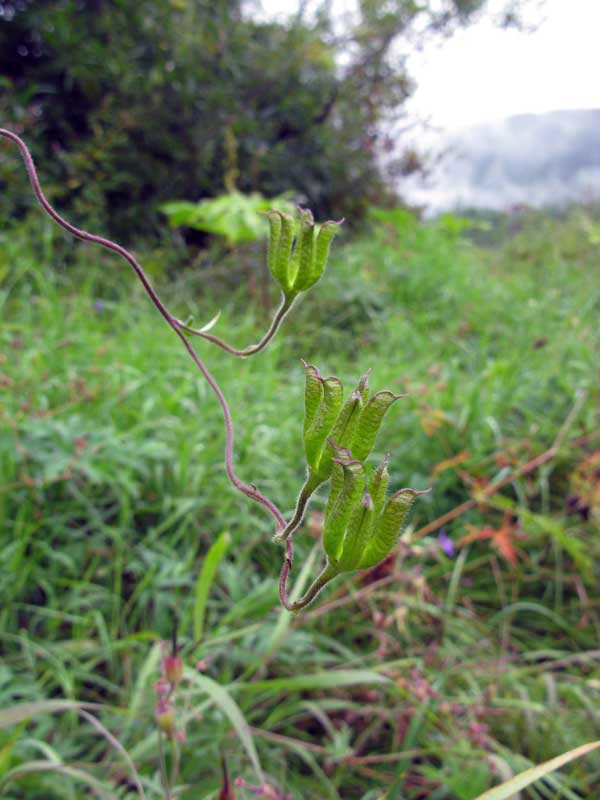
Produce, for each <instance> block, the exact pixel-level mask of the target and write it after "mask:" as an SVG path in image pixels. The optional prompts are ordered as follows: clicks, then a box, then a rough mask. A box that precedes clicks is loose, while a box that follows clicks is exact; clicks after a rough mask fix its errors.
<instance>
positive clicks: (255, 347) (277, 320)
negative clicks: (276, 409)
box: [176, 295, 295, 358]
mask: <svg viewBox="0 0 600 800" xmlns="http://www.w3.org/2000/svg"><path fill="white" fill-rule="evenodd" d="M294 299H295V298H294V297H291V298H290V297H288V296H286V295H283V296H282V299H281V304H280V306H279V308H278V309H277V312H276V314H275V316H274V317H273V319H272V321H271V324H270V325H269V328H268V330H267V332H266V333H265V334H264V336H263V337H262V339H261V340H260V341H259V342H258V343H257V344H251V345H249V346H248V347H246V348H244V349H243V350H238V349H237V348H236V347H232V346H231V345H229V344H227V342H224V341H223V340H222V339H220V338H219V337H218V336H214V335H213V334H212V333H206V332H205V331H202V330H199V329H198V328H192V327H190V326H189V325H186V324H185V323H184V322H181V320H176V322H177V325H178V326H179V328H180V329H181V330H183V331H185V332H186V333H191V334H193V335H194V336H201V337H202V338H203V339H207V340H208V341H209V342H212V343H213V344H216V345H217V347H220V348H221V349H222V350H225V351H226V352H227V353H230V354H231V355H233V356H240V357H241V358H247V357H248V356H254V355H256V354H257V353H260V351H261V350H264V348H265V347H266V346H267V345H268V344H269V342H270V341H271V339H272V338H273V337H274V336H275V334H276V333H277V331H278V330H279V327H280V325H281V323H282V322H283V320H284V319H285V317H286V315H287V313H288V311H289V310H290V308H291V307H292V305H293V302H294Z"/></svg>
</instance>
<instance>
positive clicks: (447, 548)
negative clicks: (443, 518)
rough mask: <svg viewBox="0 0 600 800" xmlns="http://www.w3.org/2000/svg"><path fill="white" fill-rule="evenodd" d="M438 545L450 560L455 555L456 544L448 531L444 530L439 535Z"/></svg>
mask: <svg viewBox="0 0 600 800" xmlns="http://www.w3.org/2000/svg"><path fill="white" fill-rule="evenodd" d="M438 544H439V546H440V547H441V549H442V550H443V551H444V553H446V555H447V556H448V557H449V558H452V556H453V555H454V542H453V541H452V539H451V538H450V537H449V536H448V534H447V533H446V529H445V528H442V530H441V531H440V532H439V535H438Z"/></svg>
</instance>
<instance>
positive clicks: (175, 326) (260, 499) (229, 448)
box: [0, 128, 285, 531]
mask: <svg viewBox="0 0 600 800" xmlns="http://www.w3.org/2000/svg"><path fill="white" fill-rule="evenodd" d="M0 136H3V137H4V138H6V139H10V141H12V142H14V143H15V144H16V145H17V146H18V147H19V150H20V151H21V155H22V156H23V160H24V161H25V167H26V169H27V174H28V175H29V180H30V181H31V185H32V187H33V191H34V193H35V196H36V197H37V199H38V202H39V203H40V205H41V206H42V208H43V209H44V211H45V212H46V213H47V214H48V215H49V216H50V217H51V218H52V219H53V220H54V221H55V222H56V223H57V224H58V225H60V226H61V227H62V228H64V229H65V230H66V231H68V232H69V233H70V234H72V235H73V236H76V237H77V238H78V239H83V240H84V241H87V242H92V243H94V244H98V245H100V246H101V247H105V248H107V249H108V250H112V251H113V252H114V253H117V255H120V256H121V257H122V258H124V259H125V260H126V261H127V262H128V263H129V265H130V266H131V268H132V269H133V271H134V272H135V274H136V275H137V277H138V278H139V280H140V282H141V284H142V286H143V287H144V289H145V290H146V293H147V294H148V297H149V298H150V300H151V301H152V303H153V305H154V306H155V308H156V309H157V311H158V312H159V314H160V315H161V316H162V317H163V319H164V320H165V322H166V323H167V325H168V326H169V327H170V328H171V329H172V330H173V331H174V333H175V334H176V335H177V336H178V337H179V339H180V340H181V342H182V343H183V346H184V347H185V349H186V350H187V351H188V353H189V355H190V357H191V358H192V360H193V361H194V363H195V364H196V366H197V367H198V369H199V370H200V372H201V373H202V375H203V376H204V378H205V380H206V381H207V383H208V384H209V386H210V387H211V389H212V390H213V392H214V393H215V395H216V397H217V400H218V402H219V405H220V406H221V411H222V412H223V419H224V422H225V432H226V445H225V469H226V471H227V475H228V477H229V480H230V481H231V483H232V484H233V486H234V487H235V488H236V489H237V490H238V491H240V492H242V493H243V494H245V495H246V496H247V497H249V498H250V499H252V500H255V501H256V502H257V503H260V505H262V506H263V507H264V508H266V509H267V511H269V512H270V513H271V514H272V516H273V517H274V518H275V523H276V529H277V531H280V530H283V529H284V528H285V519H284V517H283V514H282V513H281V511H280V510H279V509H278V508H277V506H276V505H275V504H274V503H272V502H271V500H269V499H268V498H267V497H265V496H264V495H263V494H261V492H259V490H258V489H257V488H256V486H254V485H252V484H251V485H250V486H248V485H246V484H245V483H243V482H242V481H241V480H240V479H239V478H238V477H237V475H236V474H235V470H234V468H233V422H232V419H231V412H230V410H229V406H228V404H227V400H226V399H225V396H224V395H223V392H222V391H221V388H220V387H219V384H218V383H217V381H216V380H215V378H213V376H212V374H211V373H210V372H209V371H208V369H207V368H206V367H205V365H204V363H203V362H202V360H201V359H200V357H199V356H198V354H197V353H196V351H195V350H194V348H193V347H192V346H191V344H190V343H189V342H188V340H187V337H186V335H185V333H184V332H183V331H182V330H181V328H180V323H179V321H178V320H177V319H176V317H174V316H173V315H172V314H171V313H170V312H169V311H168V310H167V308H166V306H165V305H164V304H163V302H162V301H161V299H160V298H159V296H158V295H157V293H156V291H155V290H154V288H153V286H152V284H151V283H150V280H149V279H148V277H147V275H146V273H145V272H144V270H143V269H142V267H141V266H140V264H139V263H138V261H137V260H136V258H135V256H133V255H132V254H131V253H130V252H129V251H128V250H126V249H125V248H124V247H121V245H119V244H117V243H116V242H113V241H111V240H110V239H105V238H104V237H102V236H96V235H95V234H92V233H88V232H87V231H84V230H80V229H79V228H76V227H75V226H74V225H72V224H71V223H70V222H67V220H66V219H64V218H63V217H61V215H60V214H59V213H58V212H57V211H55V210H54V208H53V207H52V206H51V205H50V203H49V202H48V200H47V199H46V196H45V195H44V193H43V191H42V188H41V186H40V182H39V179H38V176H37V172H36V169H35V165H34V163H33V159H32V157H31V154H30V152H29V150H28V148H27V145H26V144H25V142H24V141H23V140H22V139H21V138H20V137H19V136H17V134H16V133H12V131H8V130H6V129H4V128H0ZM281 319H283V316H282V317H281ZM280 321H281V320H280Z"/></svg>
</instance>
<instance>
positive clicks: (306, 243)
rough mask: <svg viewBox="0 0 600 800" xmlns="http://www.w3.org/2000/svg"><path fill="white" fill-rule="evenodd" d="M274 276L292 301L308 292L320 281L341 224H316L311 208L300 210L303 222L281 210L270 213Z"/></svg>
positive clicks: (268, 215) (271, 266)
mask: <svg viewBox="0 0 600 800" xmlns="http://www.w3.org/2000/svg"><path fill="white" fill-rule="evenodd" d="M266 216H267V219H268V220H269V228H270V235H269V256H268V263H269V269H270V271H271V274H272V275H273V277H274V278H275V280H276V281H277V283H278V284H279V285H280V286H281V289H282V291H283V293H284V295H285V297H286V298H287V299H288V300H291V299H293V298H294V297H295V296H296V295H297V294H299V293H300V292H305V291H306V290H307V289H310V288H311V286H314V285H315V283H316V282H317V281H318V280H319V278H320V277H321V275H322V274H323V271H324V270H325V265H326V264H327V258H328V256H329V248H330V245H331V242H332V240H333V237H334V236H335V235H336V233H337V232H338V229H339V227H340V225H341V222H333V221H329V222H324V223H323V224H322V225H316V224H315V221H314V219H313V215H312V214H311V212H310V211H309V210H308V209H299V219H294V217H293V216H292V215H291V214H284V213H282V212H281V211H275V210H272V211H267V212H266Z"/></svg>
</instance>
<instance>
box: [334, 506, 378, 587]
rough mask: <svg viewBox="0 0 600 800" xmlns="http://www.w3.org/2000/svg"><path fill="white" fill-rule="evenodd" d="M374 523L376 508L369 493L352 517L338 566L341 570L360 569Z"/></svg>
mask: <svg viewBox="0 0 600 800" xmlns="http://www.w3.org/2000/svg"><path fill="white" fill-rule="evenodd" d="M374 522H375V506H374V505H373V500H372V499H371V495H370V494H369V493H368V492H367V493H366V494H364V495H363V496H362V498H361V500H360V502H359V503H358V504H357V506H356V507H355V508H354V509H353V511H352V514H351V516H350V521H349V523H348V529H347V531H346V535H345V536H344V541H343V544H342V555H341V556H340V560H339V565H338V566H339V568H340V570H343V571H344V572H345V571H348V570H353V569H358V566H359V564H360V560H361V558H362V555H363V553H364V550H365V547H366V545H367V542H368V541H369V539H370V537H371V531H372V530H373V523H374Z"/></svg>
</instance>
